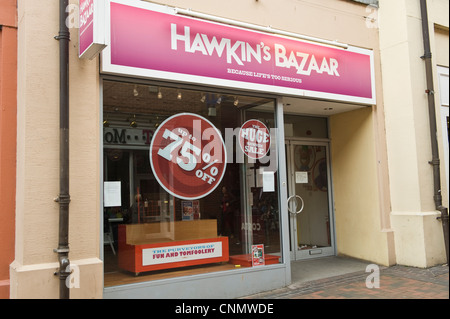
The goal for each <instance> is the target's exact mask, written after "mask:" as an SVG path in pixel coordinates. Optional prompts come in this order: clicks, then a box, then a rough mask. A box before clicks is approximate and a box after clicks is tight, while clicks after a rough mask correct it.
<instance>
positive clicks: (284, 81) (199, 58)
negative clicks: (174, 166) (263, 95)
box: [102, 0, 375, 104]
mask: <svg viewBox="0 0 450 319" xmlns="http://www.w3.org/2000/svg"><path fill="white" fill-rule="evenodd" d="M109 10H110V13H109V17H110V20H109V22H107V23H109V25H110V34H109V37H107V38H108V39H109V46H108V47H107V49H106V50H105V51H104V54H103V59H102V62H103V63H102V72H103V73H106V74H119V75H132V76H138V77H144V78H153V79H164V80H169V81H177V82H186V83H196V84H205V85H214V86H218V87H226V88H236V89H247V90H254V91H261V92H270V93H275V94H284V95H291V96H310V97H318V98H325V99H333V100H340V101H348V102H356V103H363V104H374V103H375V86H374V71H373V54H372V51H370V50H365V49H359V48H354V47H349V48H347V49H342V48H338V47H332V46H327V45H321V44H316V43H311V42H306V41H300V40H298V39H294V38H290V37H285V36H279V35H273V34H269V33H264V32H259V31H254V30H250V29H244V28H240V27H235V26H230V25H225V24H220V23H216V22H211V21H207V20H200V19H196V18H191V17H186V16H181V15H177V14H175V11H173V10H170V9H167V7H165V8H164V9H160V10H158V7H157V6H154V5H153V6H152V5H147V4H146V3H142V2H135V1H127V2H124V1H121V0H111V1H110V8H109Z"/></svg>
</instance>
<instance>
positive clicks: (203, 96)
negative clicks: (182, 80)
mask: <svg viewBox="0 0 450 319" xmlns="http://www.w3.org/2000/svg"><path fill="white" fill-rule="evenodd" d="M205 101H206V95H205V94H202V97H201V99H200V102H202V103H205Z"/></svg>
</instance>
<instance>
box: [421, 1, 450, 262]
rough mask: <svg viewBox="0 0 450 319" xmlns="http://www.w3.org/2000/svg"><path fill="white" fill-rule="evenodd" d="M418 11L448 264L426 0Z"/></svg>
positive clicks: (437, 196) (437, 194)
mask: <svg viewBox="0 0 450 319" xmlns="http://www.w3.org/2000/svg"><path fill="white" fill-rule="evenodd" d="M420 12H421V15H422V34H423V45H424V50H425V53H424V55H423V56H422V57H421V58H422V59H423V60H424V61H425V71H426V80H427V89H426V91H425V92H426V93H427V95H428V114H429V120H430V133H431V152H432V160H431V161H430V162H429V163H430V164H431V165H433V179H434V204H435V206H436V210H438V211H440V212H441V216H440V217H438V219H440V220H441V221H442V227H443V231H444V242H445V252H446V255H447V264H448V250H449V248H448V239H449V238H448V232H449V227H448V219H449V218H448V208H446V207H444V206H442V195H441V175H440V160H439V149H438V143H437V128H436V108H435V102H434V84H433V64H432V61H431V49H430V34H429V29H428V10H427V1H426V0H420Z"/></svg>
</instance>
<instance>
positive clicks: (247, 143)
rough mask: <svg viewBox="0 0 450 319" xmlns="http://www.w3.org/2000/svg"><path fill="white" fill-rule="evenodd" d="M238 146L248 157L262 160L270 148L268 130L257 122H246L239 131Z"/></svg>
mask: <svg viewBox="0 0 450 319" xmlns="http://www.w3.org/2000/svg"><path fill="white" fill-rule="evenodd" d="M239 145H240V146H241V149H242V151H243V152H244V154H245V155H247V156H248V157H250V158H253V159H260V158H263V157H264V156H266V154H267V153H268V152H269V148H270V132H269V129H268V128H267V126H266V125H265V124H264V123H263V122H261V121H259V120H248V121H247V122H245V123H244V124H243V125H242V126H241V129H240V130H239Z"/></svg>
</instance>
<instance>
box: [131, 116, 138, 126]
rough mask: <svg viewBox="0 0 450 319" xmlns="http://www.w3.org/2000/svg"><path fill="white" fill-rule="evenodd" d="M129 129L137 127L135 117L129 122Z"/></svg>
mask: <svg viewBox="0 0 450 319" xmlns="http://www.w3.org/2000/svg"><path fill="white" fill-rule="evenodd" d="M130 126H131V127H137V122H136V115H134V117H133V120H132V121H131V122H130Z"/></svg>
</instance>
